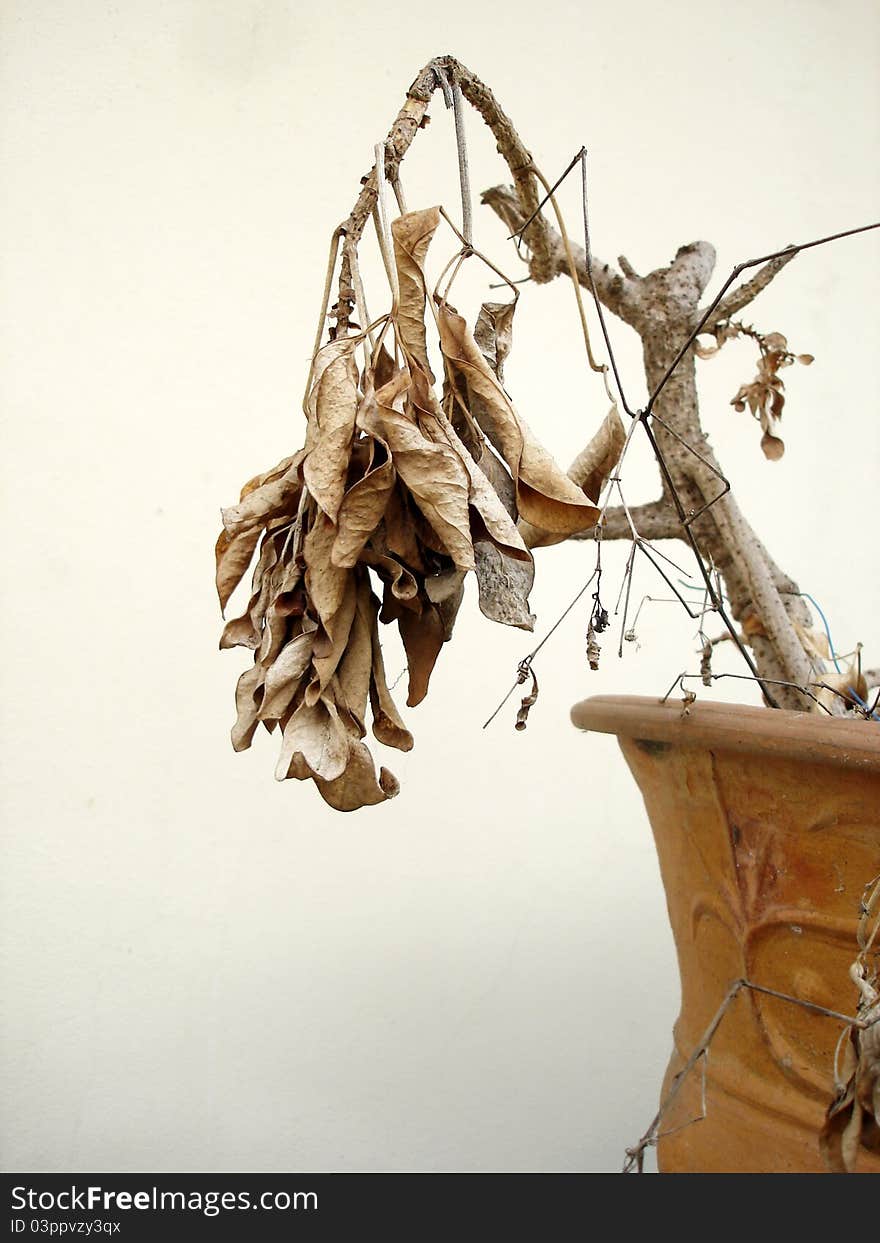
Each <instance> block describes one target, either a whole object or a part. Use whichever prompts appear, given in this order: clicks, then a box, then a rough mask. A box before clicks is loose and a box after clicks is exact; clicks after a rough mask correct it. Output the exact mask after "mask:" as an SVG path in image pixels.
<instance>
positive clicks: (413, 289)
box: [391, 207, 440, 384]
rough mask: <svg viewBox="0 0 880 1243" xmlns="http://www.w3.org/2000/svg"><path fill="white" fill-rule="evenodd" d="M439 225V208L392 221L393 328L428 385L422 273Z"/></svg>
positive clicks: (429, 368)
mask: <svg viewBox="0 0 880 1243" xmlns="http://www.w3.org/2000/svg"><path fill="white" fill-rule="evenodd" d="M439 223H440V208H439V207H429V208H427V209H426V210H424V211H413V212H408V213H407V215H405V216H399V217H398V218H397V220H394V221H392V224H391V236H392V238H393V240H394V259H395V264H396V267H397V280H398V284H399V286H400V300H399V305H398V309H397V319H396V326H397V330H398V334H399V337H400V341H401V344H402V345H403V347H404V349H405V351H406V353H407V354H408V355H409V356H410V357H411V358H413V359H414V360H415V361H416V362H417V363H418V365H419V366H420V367H421V368H422V370H423V371H424V373H425V375H426V376H427V377H428V378H429V380H430V381H431V383H432V384H433V382H434V376H433V373H432V371H431V367H430V364H429V362H428V346H427V341H426V334H425V301H426V288H425V273H424V262H425V255H426V254H427V252H428V247H429V246H430V244H431V239H432V238H433V236H434V234H435V233H436V231H437V226H438V225H439Z"/></svg>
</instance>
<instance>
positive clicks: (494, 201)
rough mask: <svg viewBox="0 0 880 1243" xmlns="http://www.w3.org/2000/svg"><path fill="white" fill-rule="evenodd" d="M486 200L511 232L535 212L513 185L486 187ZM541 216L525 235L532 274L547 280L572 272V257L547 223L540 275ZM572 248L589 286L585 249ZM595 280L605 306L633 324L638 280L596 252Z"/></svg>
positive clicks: (582, 282)
mask: <svg viewBox="0 0 880 1243" xmlns="http://www.w3.org/2000/svg"><path fill="white" fill-rule="evenodd" d="M482 201H483V202H484V203H485V204H487V206H489V207H491V208H492V210H493V211H494V212H495V213H496V215H498V216H500V217H501V219H502V220H503V221H504V223H505V224H506V225H507V227H508V228H509V229H510V232H511V233H518V232H519V230H520V229H521V228H522V226H523V224H524V223H525V221H526V220H528V218H529V215H530V214H531V213H530V212H527V211H525V210H524V209H523V205H522V203H521V202H520V200H519V198H518V196H517V193H516V191H515V190H514V188H513V186H493V187H492V188H491V189H490V190H484V191H483V195H482ZM540 219H541V216H540V215H539V216H538V217H537V218H536V219H535V221H534V222H533V223H532V224H530V225H529V227H528V228H527V229H526V231H525V233H524V235H523V236H524V239H525V241H526V243H527V245H528V247H529V250H530V251H531V256H530V265H529V270H530V272H531V274H532V277H533V278H534V279H535V280H536V281H537V280H538V278H539V276H540V277H541V279H542V280H544V281H547V280H549V279H551V278H552V277H553V276H560V275H563V274H565V275H568V259H567V257H566V254H565V247H564V246H563V244H562V238H561V237H560V236H559V234H558V233H557V231H556V230H555V229H554V228H552V227H551V226H550V225H549V224H547V223H546V222H544V226H543V227H544V246H545V249H544V250H543V251H541V252H539V255H538V261H539V263H540V269H539V270H538V272H537V275H536V268H535V266H534V265H535V263H536V254H535V250H534V247H533V233H532V230H533V229H534V228H535V225H536V224H537V223H538V221H539V220H540ZM571 249H572V255H573V257H574V265H575V269H576V271H577V277H578V284H579V285H582V286H583V287H584V288H585V289H589V280H588V277H587V264H586V259H585V256H584V249H583V247H582V246H578V245H577V244H576V243H574V242H572V243H571ZM548 256H549V263H550V268H551V270H550V272H549V275H543V273H544V272H546V271H547V263H548ZM593 279H594V280H595V282H596V293H597V294H598V295H599V298H600V299H601V300H602V302H603V303H604V304H605V306H607V307H608V310H609V311H613V313H614V314H615V315H619V316H620V318H621V319H623V320H625V321H626V322H627V323H629V322H630V318H631V308H632V306H633V304H634V302H635V297H636V292H637V285H636V282H635V281H633V280H631V279H629V278H627V277H624V276H621V274H620V273H619V272H618V271H616V270H615V269H614V268H613V267H611V266H610V264H607V263H603V261H602V260H601V259H597V257H596V256H595V255H593Z"/></svg>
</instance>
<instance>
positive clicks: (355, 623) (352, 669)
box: [336, 575, 378, 738]
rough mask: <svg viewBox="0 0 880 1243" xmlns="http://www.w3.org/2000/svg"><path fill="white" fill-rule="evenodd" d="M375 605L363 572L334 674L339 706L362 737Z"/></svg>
mask: <svg viewBox="0 0 880 1243" xmlns="http://www.w3.org/2000/svg"><path fill="white" fill-rule="evenodd" d="M377 608H378V601H376V599H375V597H374V596H373V593H372V591H371V590H370V584H369V581H368V579H367V577H366V575H364V577H363V579H362V580H361V582H360V583H359V585H358V593H357V611H356V613H355V616H354V619H353V620H352V625H351V632H350V635H349V639H348V646H347V647H346V649H345V655H344V656H343V657H342V660H341V661H340V664H339V669H338V672H337V675H336V676H337V682H338V689H339V694H338V696H337V702H338V704H339V707H340V708H345V709H347V710H348V712H349V713H350V715H351V717H352V719H353V721H354V722H355V724H356V725H357V729H358V734H359V736H360V737H361V738H363V736H364V734H365V733H366V732H367V730H366V712H367V699H368V697H369V694H370V678H371V676H372V669H373V638H372V626H373V625H374V621H375V616H376V612H377Z"/></svg>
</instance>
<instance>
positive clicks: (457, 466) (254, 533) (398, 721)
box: [216, 208, 613, 811]
mask: <svg viewBox="0 0 880 1243" xmlns="http://www.w3.org/2000/svg"><path fill="white" fill-rule="evenodd" d="M439 222H440V211H439V209H438V208H431V209H429V210H425V211H417V212H411V213H409V214H407V215H404V216H401V217H400V218H399V219H397V220H396V221H395V222H394V224H393V225H392V235H393V246H394V264H395V267H396V278H397V280H396V283H397V286H398V289H399V293H398V296H397V298H396V299H395V303H394V306H393V308H392V311H391V313H390V315H389V316H387V317H385V318H384V320H383V321H380V322H381V323H382V324H383V325H384V326H383V327H382V328H381V332H380V334H379V339H378V340H377V341H375V340H373V339H372V336H371V334H370V333H369V332H368V331H367V330H363V331H359V332H357V333H355V334H353V335H348V336H345V337H342V338H338V339H335V340H331V341H330V342H329V343H328V344H326V345H324V346H323V347H322V348H320V349H319V350H318V352H317V354H316V355H315V358H314V360H313V364H312V372H311V380H310V389H309V394H308V398H307V401H306V414H307V420H308V422H307V430H306V441H305V445H304V446H303V448H301V449H300V450H299V451H298V452H297V453H295V454H294V455H293V456H292V457H288V458H285V459H284V461H282V462H279V463H278V465H277V466H275V467H273V468H272V470H270V471H267V472H266V473H265V474H262V475H259V476H257V477H256V478H255V479H252V480H251V481H250V482H249V483H247V484H245V486H244V488H243V490H242V493H241V499H240V501H239V503H238V504H237V505H234V506H232V507H231V508H229V509H226V510H224V511H223V531H222V532H221V534H220V537H219V539H218V541H217V547H216V562H217V567H216V581H217V590H218V593H219V596H220V604H221V608H222V609H225V607H226V604H227V602H228V600H229V598H230V596H231V594H232V592H233V591H234V589H235V587H236V586H237V584H238V583H239V582H240V580H241V579H242V577H243V576H244V574H245V573H246V571H247V569H248V567H249V565H250V563H251V561H252V559H253V557H254V554H255V553H257V562H256V568H255V571H254V575H253V584H252V593H251V597H250V601H249V603H248V607H247V609H246V610H245V612H244V614H243V615H242V616H241V617H237V618H235V619H234V620H232V621H229V622H227V624H226V627H225V629H224V631H223V635H222V638H221V640H220V646H221V647H222V648H227V647H235V646H243V647H247V648H251V649H252V650H253V651H254V664H253V667H252V668H250V669H248V670H247V671H246V672H245V673H244V674H243V675H242V676H241V678H240V679H239V682H238V687H237V690H236V707H237V712H238V715H237V719H236V722H235V725H234V727H233V730H232V742H233V746H234V748H235V749H236V750H237V751H240V750H243V749H245V748H246V747H249V746H250V744H251V741H252V739H253V737H254V733H255V731H256V729H257V727H258V725H259V724H260V723H261V722H262V724H263V725H264V726H265V728H266V729H267V730H269V732H270V733H271V732H272V731H274V730H276V729H277V730H278V732H279V733H280V737H281V751H280V755H279V758H278V764H277V767H276V773H275V775H276V777H277V778H278V779H279V780H284V779H286V778H288V777H295V778H297V779H298V780H304V779H306V778H311V779H313V780H314V782H315V784H316V786H317V787H318V789H319V791H320V793H321V795H322V797H323V798H324V799H325V800H326V801H327V802H328V803H330V804H331V805H332V806H333V807H336V808H338V809H339V810H342V811H351V810H354V809H356V808H358V807H362V806H364V805H367V804H372V803H378V802H381V801H383V800H384V799H387V798H390V797H393V795H395V794H396V793H397V790H398V784H397V781H396V779H395V777H394V776H393V774H392V773H390V772H389V771H388V770H387V769H385V768H381V769H380V770H379V773H378V775H377V773H376V768H375V765H374V762H373V758H372V756H371V754H370V752H369V750H368V749H367V746H366V745H365V743H364V741H363V740H364V738H365V737H366V733H367V722H368V715H367V706H368V704H369V709H370V714H371V717H372V731H373V735H374V736H375V738H376V739H377V740H378V741H379V742H382V743H385V744H387V745H389V746H391V747H396V748H398V749H400V750H403V751H407V750H409V749H410V748H411V747H412V745H413V739H412V735H411V734H410V732H409V731H408V729H407V728H406V726H405V724H404V722H403V720H402V718H401V716H400V714H399V712H398V710H397V707H396V706H395V704H394V701H393V700H392V697H391V694H390V692H389V689H388V686H387V684H386V679H385V670H384V666H383V659H382V647H381V643H380V639H379V623H380V622H382V623H391V622H396V624H397V628H398V630H399V633H400V637H401V640H402V642H403V647H404V649H405V652H406V659H407V666H408V671H409V689H408V696H407V704H408V706H410V707H412V706H414V705H416V704H418V703H420V702H421V700H422V699H423V698H424V697H425V694H426V693H427V690H428V684H429V680H430V678H431V673H432V670H433V668H434V665H435V662H436V660H437V657H438V655H439V652H440V650H441V648H442V646H443V644H444V643H445V642H446V641H447V640H448V639H449V638H450V636H451V634H452V628H453V625H454V622H455V618H456V614H457V611H458V608H459V605H460V603H461V599H462V594H463V582H464V578H465V575H466V574H467V573H468V572H469V571H472V572H473V573H474V575H475V577H476V581H477V585H478V589H479V601H480V608H481V609H482V611H483V613H485V614H486V616H488V617H490V618H492V619H493V620H495V621H499V622H504V623H506V624H508V625H513V626H519V627H522V628H524V629H529V630H530V629H531V628H532V627H533V624H534V619H533V617H532V615H531V613H530V612H529V608H528V595H529V590H530V588H531V585H532V580H533V576H534V565H533V561H532V555H531V552H530V551H529V548H528V547H527V543H526V541H525V540H524V538H523V534H522V533H521V531H520V529H518V525H517V524H518V521H519V522H521V523H522V526H523V528H524V529H528V530H529V531H530V532H532V533H533V534H534V533H536V532H537V534H538V536H540V534H541V533H545V534H546V536H547V542H552V540H553V539H555V538H565V537H566V536H567V535H569V534H571V533H573V532H575V531H579V530H583V529H584V528H586V527H589V526H591V525H592V524H593V523H594V522H595V519H596V517H597V509H596V506H595V505H594V503H593V499H594V497H595V494H596V491H597V488H598V487H600V486H601V485H602V484H603V483H604V475H605V472H604V471H603V470H602V469H600V459H601V465H604V463H605V461H606V459H607V458H608V453H607V445H606V444H605V440H607V428H606V429H605V432H604V434H603V433H602V432H601V431H600V434H599V436H598V437H597V440H596V445H595V447H594V455H593V456H594V459H595V464H596V466H595V469H594V470H592V472H590V470H589V467H590V462H586V464H585V463H583V462H582V463H581V466H582V467H584V468H585V469H586V472H587V474H588V475H589V488H590V489H591V491H590V495H589V496H588V495H587V494H586V492H585V490H584V488H583V487H581V486H578V484H577V483H575V482H574V481H573V480H572V478H570V477H569V476H568V475H566V474H565V473H564V472H563V471H562V470H561V469H560V468H559V467H558V466H557V465H556V463H555V462H554V461H553V459H552V458H551V457H550V455H549V454H548V453H547V452H546V450H545V449H544V448H543V447H542V446H541V445H540V444H539V443H538V441H537V440H536V439H535V437H534V436H533V434H532V432H531V431H530V430H529V428H528V426H527V425H526V424H525V423H524V422H523V420H522V419H521V418H520V416H519V415H518V413H517V412H516V410H515V409H514V407H513V405H512V403H511V401H510V398H509V397H508V395H507V393H506V391H505V389H504V386H503V383H502V379H503V364H504V360H505V358H506V356H507V354H508V352H509V349H510V342H511V322H512V315H513V305H514V304H513V303H511V304H497V303H496V304H493V303H487V304H485V305H484V306H483V307H482V310H481V312H480V315H479V319H478V321H477V324H476V327H475V330H474V332H473V333H472V332H471V331H470V330H469V328H468V326H467V324H466V323H465V320H464V319H463V318H462V316H460V315H459V314H458V313H457V312H456V311H455V310H454V309H453V307H452V306H450V305H449V304H448V302H447V301H446V300H445V299H444V298H440V297H438V296H437V294H436V293H434V294H433V295H430V296H429V293H428V288H427V284H426V278H425V270H424V263H425V257H426V254H427V251H428V247H429V245H430V243H431V239H432V238H433V236H434V233H435V231H436V229H437V227H438V224H439ZM428 312H430V315H429V316H428ZM426 316H428V320H429V322H430V323H431V324H432V325H433V327H434V328H435V329H436V332H437V335H438V337H439V344H440V350H441V352H442V358H443V367H444V383H443V387H442V390H441V393H440V396H439V397H438V395H437V393H436V391H435V378H434V375H433V373H432V371H431V366H430V363H429V360H428V348H427V340H428V337H427V327H426ZM385 340H388V342H389V344H388V346H387V347H386V345H385V343H384V342H385ZM361 359H362V361H361ZM606 422H607V420H606ZM603 435H604V438H603ZM581 456H582V457H583V455H581ZM610 469H613V463H612V465H611V467H609V470H610ZM579 473H580V472H579ZM258 548H259V550H258ZM374 583H375V584H376V585H378V586H379V587H380V589H381V593H382V598H381V600H380V599H379V598H378V596H377V595H376V594H375V592H374V590H373V584H374Z"/></svg>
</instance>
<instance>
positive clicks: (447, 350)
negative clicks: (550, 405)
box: [438, 304, 598, 535]
mask: <svg viewBox="0 0 880 1243" xmlns="http://www.w3.org/2000/svg"><path fill="white" fill-rule="evenodd" d="M438 319H439V324H440V344H441V348H442V350H443V353H444V355H445V356H446V357H447V358H448V359H449V361H450V362H451V364H452V365H453V366H454V367H455V368H456V370H457V371H460V372H462V373H463V374H464V375H465V376H466V379H467V386H468V393H469V395H470V398H471V402H470V405H471V410H472V413H473V414H474V416H475V417H476V418H477V421H478V422H479V423H480V425H481V427H482V428H483V431H484V432H485V433H486V435H487V436H488V437H489V439H490V440H491V441H492V443H493V445H494V446H495V448H496V449H497V450H498V452H499V453H500V454H501V456H502V457H503V458H504V460H505V461H506V462H507V465H508V466H509V468H510V471H511V474H512V476H513V478H514V480H515V482H516V488H517V509H518V512H519V514H520V516H521V517H522V518H524V519H525V520H526V521H527V522H531V523H532V524H533V525H534V526H537V527H540V528H541V529H542V530H546V531H558V532H560V533H565V534H569V535H570V534H572V533H573V532H574V531H582V530H583V529H584V528H585V527H589V526H591V525H592V524H593V523H594V522H595V520H596V517H597V516H598V510H597V509H596V507H595V506H594V505H592V504H590V503H589V502H588V501H587V499H586V498H585V497H584V495H583V493H582V492H581V490H580V489H579V488H578V487H577V486H576V484H574V483H572V481H571V480H570V479H569V478H568V476H567V475H565V474H563V472H562V471H561V470H560V468H559V467H558V466H557V464H556V463H555V462H554V461H553V459H552V458H551V456H550V455H549V453H547V451H546V450H545V449H544V448H543V447H542V446H541V445H540V444H539V443H538V441H537V440H536V439H535V438H534V436H533V435H532V433H531V431H530V430H529V428H528V426H527V425H526V424H525V423H524V422H523V420H522V419H520V417H519V416H518V415H517V413H516V411H515V410H514V408H513V406H512V404H511V402H510V399H509V398H508V396H507V394H506V393H505V392H504V390H503V388H502V387H501V385H500V384H499V382H498V380H497V378H496V377H495V375H494V374H493V372H492V371H491V369H490V367H489V365H488V364H487V362H486V360H485V359H484V357H483V355H482V354H481V353H480V350H479V347H478V346H477V344H476V342H475V341H474V339H473V337H472V336H471V334H470V332H469V331H468V328H467V325H466V323H465V321H464V320H463V319H462V317H461V316H460V315H457V314H456V313H455V312H454V311H452V310H451V308H450V307H448V306H446V305H444V304H441V306H440V307H439V308H438ZM474 398H476V399H477V400H476V401H474Z"/></svg>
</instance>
